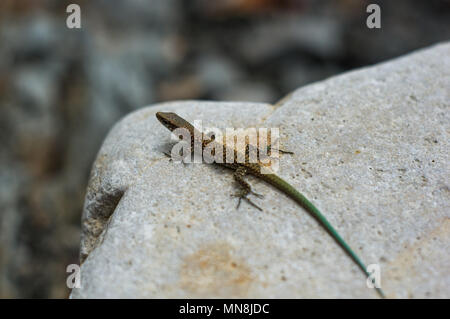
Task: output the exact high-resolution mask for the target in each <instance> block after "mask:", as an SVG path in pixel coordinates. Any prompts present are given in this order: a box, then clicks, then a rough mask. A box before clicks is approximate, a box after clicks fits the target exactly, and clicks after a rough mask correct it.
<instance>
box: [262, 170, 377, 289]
mask: <svg viewBox="0 0 450 319" xmlns="http://www.w3.org/2000/svg"><path fill="white" fill-rule="evenodd" d="M261 178H262V179H264V180H265V181H266V182H268V183H270V184H271V185H273V186H274V187H276V188H278V189H279V190H280V191H282V192H284V193H285V194H287V195H288V196H289V197H290V198H292V199H293V200H295V201H296V202H297V203H298V204H300V206H302V207H303V208H305V209H306V210H307V211H308V212H309V213H310V214H312V215H313V216H314V217H315V218H316V219H317V220H318V221H319V222H320V223H321V224H322V225H323V226H324V227H325V229H326V230H327V232H328V233H329V234H330V235H331V236H332V237H333V238H334V239H335V240H336V241H337V242H338V244H339V245H340V246H341V247H342V248H343V249H344V251H345V252H346V253H347V254H348V255H349V256H350V257H351V258H352V259H353V261H354V262H355V263H356V264H357V265H358V266H359V268H361V270H362V271H363V272H364V274H365V275H366V276H367V277H370V274H369V273H368V272H367V268H366V266H365V265H364V263H363V262H362V261H361V260H360V259H359V257H358V256H357V255H356V254H355V253H354V252H353V250H352V249H351V248H350V246H349V245H348V244H347V243H346V242H345V240H344V239H343V238H342V237H341V235H339V233H338V232H337V231H336V229H334V227H333V226H331V224H330V223H329V222H328V220H327V219H326V218H325V216H323V215H322V213H321V212H320V211H319V210H318V209H317V208H316V207H315V206H314V205H313V204H312V203H311V202H310V201H309V200H308V199H307V198H306V197H305V196H303V195H302V194H301V193H300V192H299V191H297V190H296V189H295V188H294V187H292V186H291V185H290V184H289V183H288V182H286V181H285V180H284V179H282V178H281V177H279V176H277V175H275V174H262V175H261ZM375 289H376V290H377V292H378V294H379V295H380V296H381V297H382V298H385V295H384V293H383V290H381V288H375Z"/></svg>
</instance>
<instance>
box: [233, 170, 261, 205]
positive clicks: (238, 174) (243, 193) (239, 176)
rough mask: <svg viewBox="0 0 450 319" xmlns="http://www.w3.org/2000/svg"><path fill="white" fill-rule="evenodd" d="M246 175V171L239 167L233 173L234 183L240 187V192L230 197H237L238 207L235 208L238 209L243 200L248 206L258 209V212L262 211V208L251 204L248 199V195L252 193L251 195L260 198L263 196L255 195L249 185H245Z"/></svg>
mask: <svg viewBox="0 0 450 319" xmlns="http://www.w3.org/2000/svg"><path fill="white" fill-rule="evenodd" d="M246 174H247V169H246V168H245V167H239V168H238V169H237V170H236V171H235V172H234V175H233V176H234V179H235V181H236V182H238V183H239V185H240V186H241V190H240V191H239V192H237V193H235V194H233V195H231V196H233V197H238V198H239V201H238V205H237V207H236V209H237V208H239V206H240V205H241V200H242V199H245V200H246V201H247V202H248V203H249V204H250V205H252V206H253V207H255V208H257V209H259V210H260V211H262V208H261V207H259V206H258V205H256V204H255V203H254V202H252V201H251V200H250V199H249V198H248V194H250V193H252V194H253V195H255V196H257V197H259V198H262V197H263V195H261V194H258V193H255V192H254V191H252V187H251V186H250V184H249V183H247V182H246V181H245V180H244V176H245V175H246Z"/></svg>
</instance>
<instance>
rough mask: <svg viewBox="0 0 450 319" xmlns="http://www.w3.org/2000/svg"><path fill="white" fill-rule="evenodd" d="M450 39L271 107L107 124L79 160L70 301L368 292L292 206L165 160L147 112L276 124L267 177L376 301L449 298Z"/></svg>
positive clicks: (177, 108) (225, 177)
mask: <svg viewBox="0 0 450 319" xmlns="http://www.w3.org/2000/svg"><path fill="white" fill-rule="evenodd" d="M449 106H450V44H449V43H445V44H440V45H437V46H433V47H431V48H427V49H424V50H421V51H418V52H414V53H412V54H409V55H406V56H404V57H401V58H398V59H395V60H392V61H388V62H386V63H382V64H378V65H375V66H372V67H368V68H363V69H359V70H356V71H353V72H349V73H345V74H342V75H340V76H336V77H332V78H330V79H328V80H325V81H322V82H318V83H314V84H311V85H308V86H305V87H303V88H300V89H298V90H296V91H294V92H293V93H292V94H291V95H289V96H288V97H286V98H284V99H283V100H282V101H281V102H280V103H277V104H276V105H270V104H258V103H242V102H228V103H224V102H204V101H179V102H173V103H164V104H156V105H152V106H150V107H146V108H143V109H140V110H138V111H136V112H133V113H131V114H129V115H128V116H126V117H125V118H124V119H122V120H121V121H120V122H119V123H117V124H116V125H115V126H114V128H113V129H112V130H111V132H110V133H109V135H108V137H107V138H106V140H105V141H104V143H103V146H102V147H101V149H100V151H99V153H98V156H97V159H96V161H95V163H94V165H93V169H92V173H91V178H90V182H89V186H88V189H87V195H86V199H85V206H84V212H83V217H82V241H81V259H82V262H83V263H82V267H81V288H78V289H73V290H72V294H71V297H72V298H120V297H128V298H185V297H189V298H209V297H217V298H230V297H239V298H316V297H318V298H377V297H378V296H377V294H376V293H375V291H374V290H373V289H369V288H368V287H367V285H366V279H365V278H364V276H363V275H362V273H361V271H360V269H359V268H358V267H357V266H356V265H355V264H354V262H353V261H352V260H351V259H350V258H349V257H348V256H347V255H346V254H345V253H344V252H343V250H342V249H341V248H340V247H339V246H338V245H337V244H336V242H335V241H334V240H333V239H332V238H331V237H330V236H329V235H328V233H327V232H326V231H325V230H324V229H323V228H322V227H321V226H320V225H319V224H318V223H317V222H316V221H315V219H313V218H312V217H311V216H310V215H309V214H308V213H307V212H306V211H305V210H303V209H302V208H300V207H299V206H298V205H297V204H295V203H294V202H293V201H292V200H290V199H289V198H288V197H287V196H285V195H283V194H281V193H280V192H279V191H277V190H275V189H274V188H273V187H271V186H269V185H268V184H266V183H264V182H262V181H259V180H258V179H256V178H253V177H248V181H249V182H250V183H251V185H252V186H253V187H254V189H255V191H256V192H258V193H261V194H264V195H265V197H264V198H263V199H259V198H254V200H255V202H257V203H258V204H259V205H260V206H261V207H262V208H263V211H262V212H261V211H258V210H256V209H255V208H254V207H252V206H250V205H248V204H247V203H245V202H243V203H242V205H241V206H240V208H239V209H238V210H237V209H236V204H237V199H236V198H231V197H230V194H232V193H234V192H235V191H236V189H237V187H236V184H235V183H234V181H233V177H232V171H231V170H228V169H226V168H222V167H218V166H215V165H207V164H195V163H192V164H185V165H184V164H180V163H174V162H172V161H170V160H169V159H168V158H167V157H166V156H165V155H164V154H163V151H165V150H168V149H170V144H171V139H170V133H169V131H168V130H167V129H166V128H165V127H163V126H162V125H161V124H160V123H159V122H158V121H157V119H156V117H155V113H156V112H157V111H173V112H176V113H178V114H179V115H181V116H182V117H184V118H186V119H187V120H189V121H193V120H203V125H204V127H207V126H214V127H219V128H226V127H235V128H243V127H270V128H274V127H275V128H279V129H280V132H281V137H280V145H282V147H283V148H284V149H287V150H291V151H294V152H295V154H294V155H284V156H282V157H281V160H280V169H279V171H278V174H279V175H280V176H281V177H283V178H284V179H286V180H287V181H288V182H289V183H291V184H292V185H293V186H294V187H296V188H297V189H298V190H300V191H301V192H302V193H303V194H304V195H305V196H306V197H307V198H309V199H310V200H311V201H312V202H313V203H315V205H316V206H317V207H318V208H319V209H320V210H321V211H322V212H323V214H324V215H325V216H326V217H327V218H328V220H329V221H330V223H331V224H332V225H333V226H334V227H335V228H336V229H337V230H338V232H339V233H340V234H341V235H342V237H343V238H344V239H345V240H346V241H347V242H348V243H349V244H350V246H351V247H353V249H354V250H355V252H356V253H357V254H358V255H359V256H360V257H361V258H362V260H363V261H364V262H365V263H366V264H378V265H379V266H380V269H381V285H382V288H383V290H384V292H385V293H386V295H387V296H388V297H391V298H432V297H436V298H450V249H449V242H450V205H449V204H450V198H449V195H450V189H449V181H450V169H449V167H450V166H449V163H450V159H449V133H450V113H449Z"/></svg>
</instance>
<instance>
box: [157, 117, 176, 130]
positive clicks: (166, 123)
mask: <svg viewBox="0 0 450 319" xmlns="http://www.w3.org/2000/svg"><path fill="white" fill-rule="evenodd" d="M156 118H157V119H158V121H160V122H161V124H162V125H164V126H165V127H167V128H168V129H169V130H171V131H173V130H174V129H176V128H177V127H176V126H175V125H174V124H173V123H171V122H170V121H169V120H168V119H167V118H166V113H164V112H156Z"/></svg>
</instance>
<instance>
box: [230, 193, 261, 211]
mask: <svg viewBox="0 0 450 319" xmlns="http://www.w3.org/2000/svg"><path fill="white" fill-rule="evenodd" d="M255 195H259V196H263V195H260V194H255ZM259 196H258V197H259ZM231 197H238V198H239V201H238V204H237V206H236V209H239V206H241V201H242V199H245V200H246V201H247V202H248V203H249V204H250V205H252V206H253V207H255V208H257V209H258V210H260V211H262V208H261V207H259V206H258V205H256V204H255V203H254V202H252V200H251V199H250V198H248V197H247V195H244V194H242V193H236V194H231Z"/></svg>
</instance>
